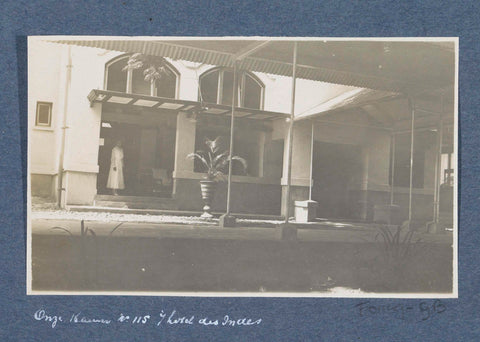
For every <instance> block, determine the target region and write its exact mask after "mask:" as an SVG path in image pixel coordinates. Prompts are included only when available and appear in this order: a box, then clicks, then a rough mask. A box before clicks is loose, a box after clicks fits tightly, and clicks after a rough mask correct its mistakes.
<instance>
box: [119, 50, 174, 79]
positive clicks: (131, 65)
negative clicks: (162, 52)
mask: <svg viewBox="0 0 480 342" xmlns="http://www.w3.org/2000/svg"><path fill="white" fill-rule="evenodd" d="M143 67H145V70H144V71H143V75H144V76H145V81H147V82H151V83H153V82H155V81H156V80H159V79H161V78H162V76H163V75H167V74H168V73H167V68H166V66H165V60H164V59H163V58H161V57H157V56H149V55H145V54H143V53H135V54H133V55H131V56H130V58H129V59H128V62H127V65H126V66H125V67H124V68H123V69H122V70H123V71H127V70H135V69H140V68H143Z"/></svg>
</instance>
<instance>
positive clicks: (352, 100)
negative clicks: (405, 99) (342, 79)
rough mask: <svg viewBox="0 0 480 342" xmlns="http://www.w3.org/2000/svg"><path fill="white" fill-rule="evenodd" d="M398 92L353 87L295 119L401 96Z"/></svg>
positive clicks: (317, 115)
mask: <svg viewBox="0 0 480 342" xmlns="http://www.w3.org/2000/svg"><path fill="white" fill-rule="evenodd" d="M399 96H400V95H399V94H398V93H393V92H384V91H376V90H371V89H362V88H359V89H353V90H350V91H347V92H345V93H343V94H340V95H338V96H335V97H334V98H332V99H330V100H328V101H326V102H324V103H322V104H320V105H318V106H316V107H314V108H312V109H310V110H309V111H308V112H305V113H302V114H300V115H298V116H297V117H296V118H295V120H304V119H311V118H318V117H321V116H325V115H327V114H330V113H333V112H336V111H339V110H341V111H344V110H348V109H351V108H357V107H362V106H365V105H367V104H370V103H377V102H379V101H385V100H387V99H393V98H396V97H399Z"/></svg>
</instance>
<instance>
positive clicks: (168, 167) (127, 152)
mask: <svg viewBox="0 0 480 342" xmlns="http://www.w3.org/2000/svg"><path fill="white" fill-rule="evenodd" d="M139 121H140V120H139ZM169 121H172V120H169ZM170 123H171V122H170ZM175 132H176V127H175V126H174V125H173V126H172V125H171V124H169V123H167V122H162V120H160V121H159V120H154V122H152V120H146V121H144V122H142V124H139V123H132V122H122V121H116V120H111V119H109V118H108V115H107V116H106V117H105V118H104V120H102V124H101V129H100V146H99V152H98V166H99V173H98V177H97V193H98V194H99V195H110V194H112V192H111V189H107V187H106V185H107V180H108V174H109V172H110V161H111V153H112V148H113V147H114V146H115V144H116V142H117V141H118V140H120V141H122V148H123V154H124V168H123V174H124V182H125V189H123V190H120V191H119V195H121V196H152V197H171V195H172V183H173V182H172V172H173V168H174V158H175Z"/></svg>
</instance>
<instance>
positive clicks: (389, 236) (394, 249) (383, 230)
mask: <svg viewBox="0 0 480 342" xmlns="http://www.w3.org/2000/svg"><path fill="white" fill-rule="evenodd" d="M405 228H407V231H406V232H404V230H405ZM414 233H415V232H414V231H413V230H410V222H409V221H405V222H404V223H403V224H401V225H398V226H397V227H396V228H395V230H394V232H392V231H391V230H390V228H389V227H388V226H381V227H379V232H378V233H377V234H376V235H375V241H378V240H380V239H382V241H383V245H382V247H383V248H382V251H383V255H384V257H385V260H386V261H387V262H388V263H394V264H398V263H399V262H401V261H402V260H404V259H405V258H407V257H408V256H409V255H410V253H411V251H412V247H413V246H414V245H415V244H417V243H418V242H420V239H418V240H416V241H413V235H414Z"/></svg>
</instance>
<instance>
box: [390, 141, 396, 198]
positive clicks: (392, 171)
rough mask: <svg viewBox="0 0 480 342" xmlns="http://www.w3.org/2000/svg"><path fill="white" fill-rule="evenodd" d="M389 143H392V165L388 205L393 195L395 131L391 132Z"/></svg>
mask: <svg viewBox="0 0 480 342" xmlns="http://www.w3.org/2000/svg"><path fill="white" fill-rule="evenodd" d="M391 144H392V156H391V158H392V165H391V171H390V205H391V206H392V205H393V197H394V195H395V149H396V146H395V144H396V135H395V133H393V134H392V138H391Z"/></svg>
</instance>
